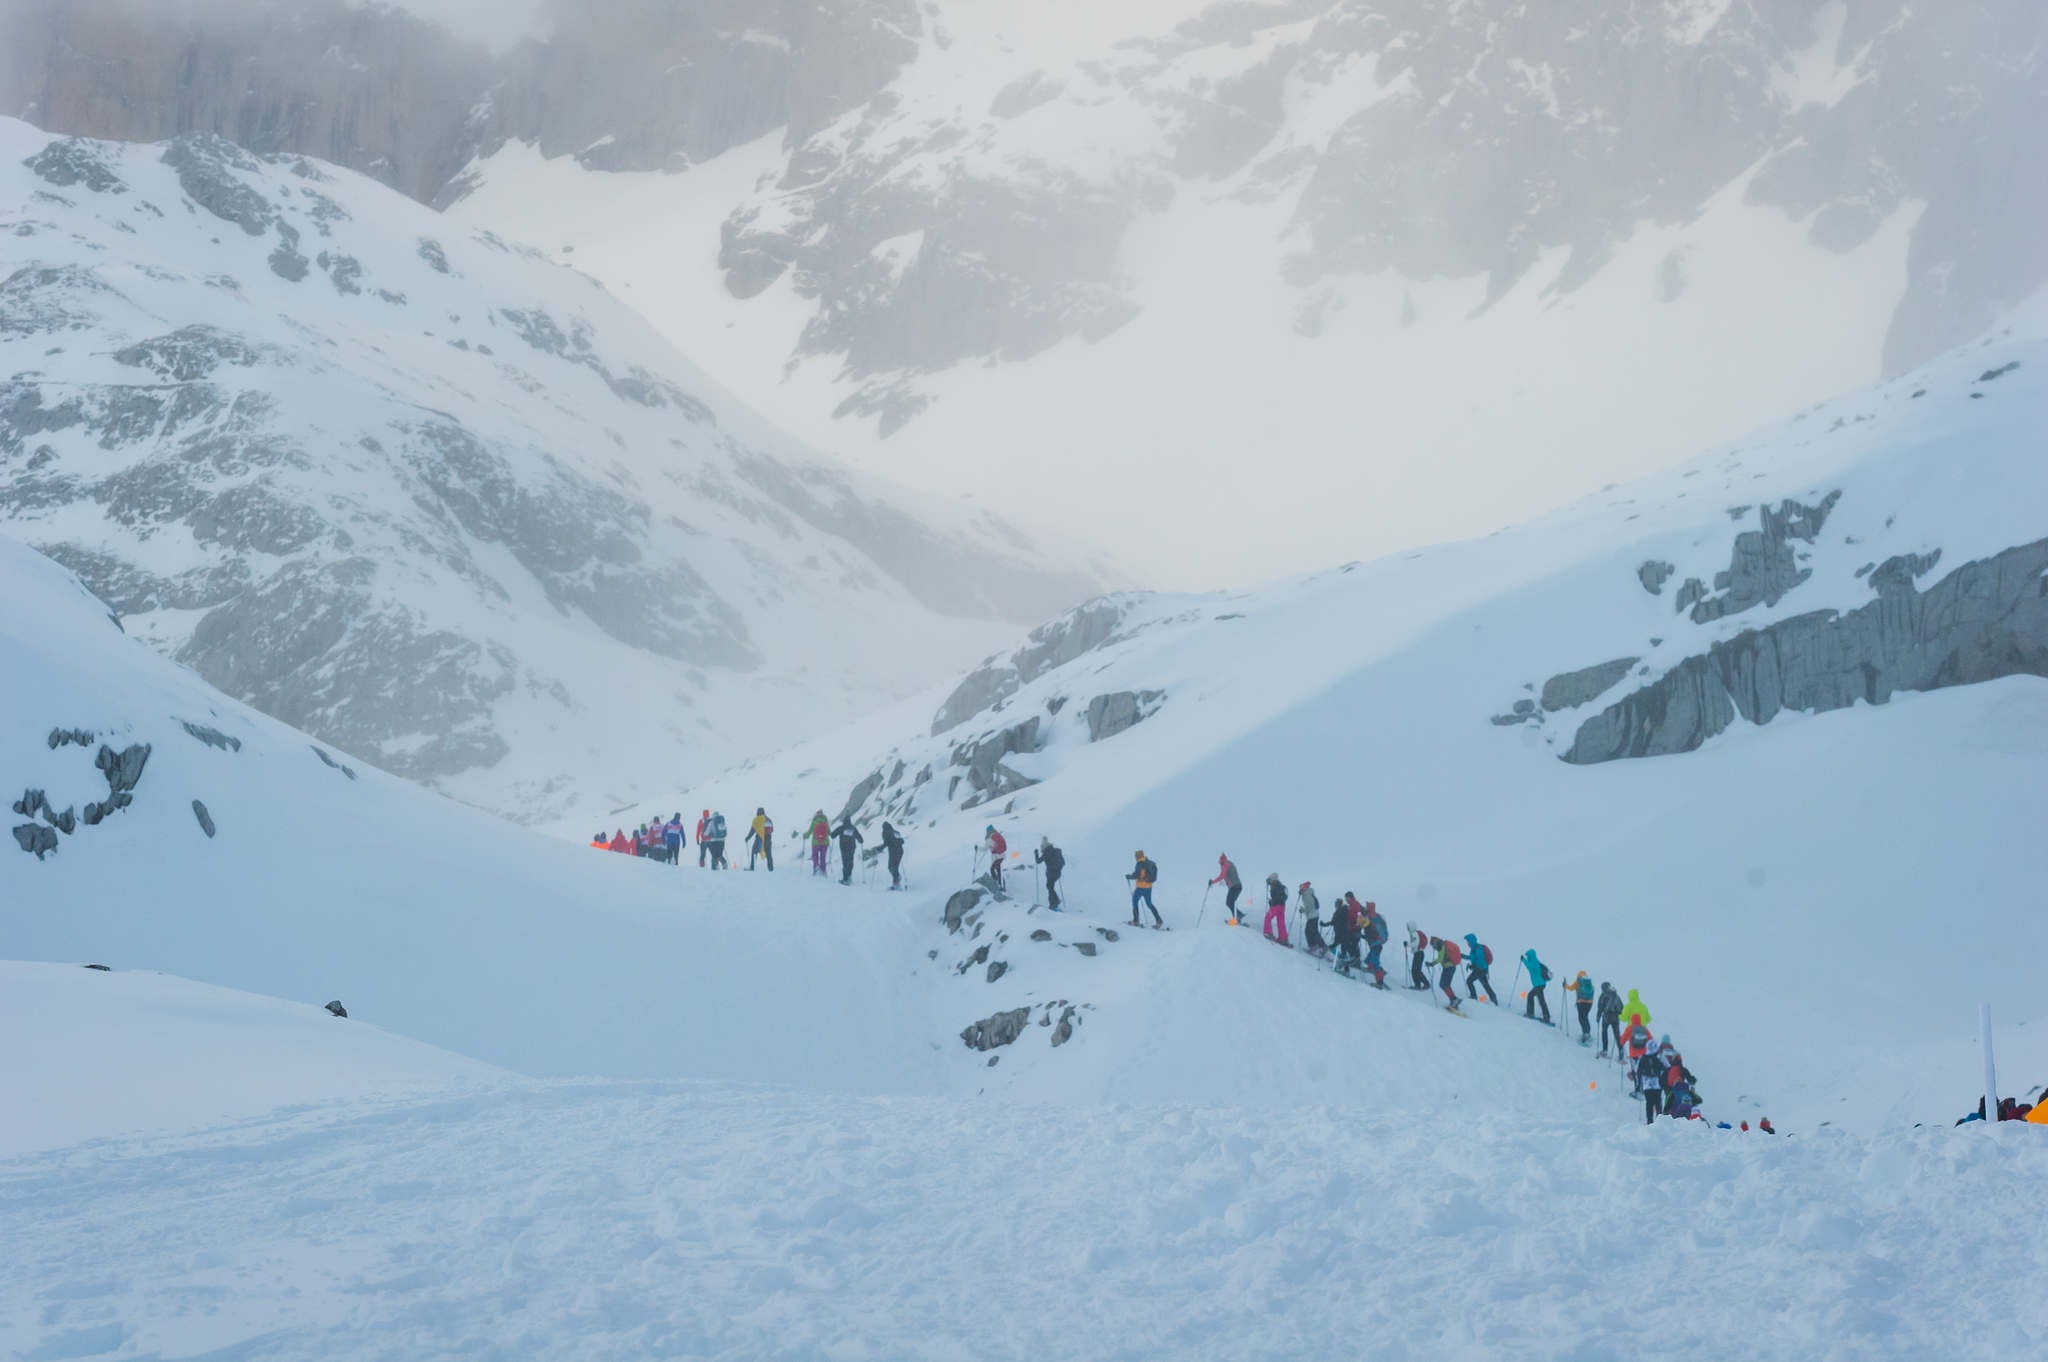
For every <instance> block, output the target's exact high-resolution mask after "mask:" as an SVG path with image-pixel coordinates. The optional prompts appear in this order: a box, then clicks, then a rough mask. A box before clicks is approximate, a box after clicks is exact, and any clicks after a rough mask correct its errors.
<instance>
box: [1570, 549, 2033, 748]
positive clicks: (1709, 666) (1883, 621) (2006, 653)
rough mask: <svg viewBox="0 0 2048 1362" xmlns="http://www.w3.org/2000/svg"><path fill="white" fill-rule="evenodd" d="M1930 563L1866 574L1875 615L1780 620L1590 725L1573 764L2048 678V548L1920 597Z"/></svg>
mask: <svg viewBox="0 0 2048 1362" xmlns="http://www.w3.org/2000/svg"><path fill="white" fill-rule="evenodd" d="M1933 562H1934V555H1919V556H1914V557H1901V558H1893V559H1889V560H1887V561H1886V562H1885V563H1884V564H1882V565H1881V566H1879V567H1877V568H1876V569H1874V570H1873V571H1871V572H1870V573H1869V574H1868V577H1867V580H1868V582H1869V583H1870V585H1871V587H1872V589H1873V590H1874V591H1875V592H1876V593H1877V599H1875V600H1873V601H1871V602H1869V603H1868V604H1866V605H1863V606H1859V607H1857V608H1856V609H1854V610H1850V611H1847V612H1845V613H1837V612H1836V611H1833V610H1818V611H1813V612H1811V613H1808V614H1804V615H1797V616H1794V617H1792V618H1790V619H1785V620H1780V621H1778V622H1776V623H1774V624H1772V625H1770V626H1768V627H1766V628H1762V629H1752V630H1747V631H1744V632H1743V633H1740V634H1737V635H1736V636H1735V637H1734V638H1731V639H1728V640H1726V641H1724V642H1721V643H1716V644H1715V645H1714V646H1713V647H1711V648H1710V649H1709V650H1708V651H1707V652H1705V653H1703V654H1699V655H1696V656H1694V657H1690V658H1687V659H1686V660H1685V661H1684V662H1681V663H1679V664H1678V665H1677V666H1675V667H1673V668H1671V669H1670V670H1669V671H1667V672H1666V673H1665V674H1664V675H1663V676H1661V677H1659V678H1658V679H1657V680H1655V681H1653V682H1651V683H1650V684H1649V685H1646V686H1644V687H1642V688H1641V689H1640V690H1637V691H1636V692H1634V693H1633V694H1631V695H1628V696H1626V697H1624V698H1623V699H1621V700H1619V701H1617V702H1616V703H1614V704H1613V705H1610V706H1609V707H1608V708H1607V709H1605V710H1603V711H1602V712H1601V713H1599V714H1597V715H1595V716H1594V717H1593V718H1591V719H1588V720H1587V721H1586V722H1585V723H1584V724H1582V725H1581V726H1580V728H1579V731H1578V733H1577V735H1576V737H1575V738H1574V739H1573V742H1572V746H1571V749H1570V750H1569V751H1568V752H1567V753H1566V754H1565V757H1564V760H1566V761H1569V762H1572V763H1575V764H1578V765H1586V764H1591V763H1595V762H1603V761H1613V760H1616V759H1619V758H1623V757H1652V756H1662V755H1666V754H1669V753H1675V752H1690V751H1693V750H1694V749H1696V748H1698V747H1699V746H1700V745H1701V744H1703V743H1705V742H1706V741H1707V740H1708V739H1710V738H1712V737H1713V736H1714V735H1715V734H1717V733H1720V732H1721V731H1723V730H1724V729H1726V728H1727V727H1728V726H1729V725H1731V724H1732V723H1734V722H1735V720H1736V719H1737V718H1738V717H1740V718H1742V719H1746V720H1748V721H1749V722H1751V723H1757V724H1762V723H1768V722H1770V720H1771V719H1772V718H1773V717H1774V716H1776V715H1777V714H1778V713H1779V712H1780V711H1782V710H1786V709H1796V710H1802V711H1806V712H1810V713H1811V712H1821V711H1826V710H1834V709H1843V708H1846V707H1848V706H1850V705H1853V704H1855V703H1857V702H1858V701H1861V702H1863V703H1865V704H1872V705H1880V704H1883V703H1885V701H1887V700H1888V699H1890V698H1891V696H1892V694H1893V693H1894V692H1896V691H1902V690H1906V691H1924V690H1939V689H1942V688H1944V687H1948V686H1962V685H1970V684H1973V683H1976V682H1980V681H1990V680H1995V679H1997V678H1999V677H2003V676H2015V675H2031V676H2048V580H2044V574H2048V539H2042V540H2037V541H2035V542H2034V543H2031V544H2025V545H2021V546H2019V547H2017V548H2012V549H2008V550H2006V551H2005V552H2004V553H2001V554H1998V555H1997V556H1996V557H1992V558H1986V559H1980V560H1978V561H1976V562H1971V563H1966V564H1964V565H1963V566H1961V567H1959V568H1957V569H1956V570H1955V571H1953V572H1951V573H1949V574H1948V575H1947V576H1946V577H1943V578H1942V579H1941V580H1940V581H1938V582H1936V583H1935V584H1934V585H1933V586H1931V587H1929V588H1928V589H1927V590H1925V591H1921V590H1920V589H1919V587H1918V586H1917V585H1916V583H1915V581H1914V578H1915V576H1916V575H1917V574H1916V571H1915V569H1916V568H1918V569H1919V572H1920V573H1924V572H1926V571H1928V570H1931V568H1932V565H1933ZM1922 565H1924V566H1922Z"/></svg>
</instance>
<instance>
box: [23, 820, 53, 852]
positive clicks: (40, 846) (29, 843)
mask: <svg viewBox="0 0 2048 1362" xmlns="http://www.w3.org/2000/svg"><path fill="white" fill-rule="evenodd" d="M14 840H15V842H16V843H18V844H19V845H20V847H21V849H22V850H23V851H26V852H28V853H30V854H31V855H33V856H34V857H35V858H36V859H37V860H39V861H40V860H42V859H43V857H44V856H46V855H47V854H49V853H50V852H52V851H55V850H56V849H57V834H56V833H54V832H52V831H51V830H50V829H48V828H46V827H44V826H43V825H42V824H40V823H22V824H20V825H19V826H17V827H16V828H15V829H14Z"/></svg>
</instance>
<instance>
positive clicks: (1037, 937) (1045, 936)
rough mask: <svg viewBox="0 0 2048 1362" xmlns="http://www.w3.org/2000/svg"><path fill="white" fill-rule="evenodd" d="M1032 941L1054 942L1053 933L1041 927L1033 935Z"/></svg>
mask: <svg viewBox="0 0 2048 1362" xmlns="http://www.w3.org/2000/svg"><path fill="white" fill-rule="evenodd" d="M1031 939H1032V940H1033V941H1050V940H1052V933H1051V932H1048V931H1047V930H1046V929H1045V928H1043V927H1040V928H1039V929H1038V930H1037V931H1035V932H1033V933H1032V934H1031Z"/></svg>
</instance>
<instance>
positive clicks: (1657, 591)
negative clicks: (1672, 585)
mask: <svg viewBox="0 0 2048 1362" xmlns="http://www.w3.org/2000/svg"><path fill="white" fill-rule="evenodd" d="M1676 571H1678V569H1677V568H1675V567H1673V566H1672V565H1671V564H1669V563H1665V562H1660V561H1658V560H1657V559H1654V558H1646V559H1644V560H1643V561H1642V562H1640V563H1638V564H1637V565H1636V580H1637V581H1639V582H1641V583H1642V584H1643V590H1645V591H1647V592H1649V593H1650V594H1651V595H1652V596H1661V595H1663V594H1664V583H1666V582H1668V581H1670V580H1671V574H1672V573H1674V572H1676Z"/></svg>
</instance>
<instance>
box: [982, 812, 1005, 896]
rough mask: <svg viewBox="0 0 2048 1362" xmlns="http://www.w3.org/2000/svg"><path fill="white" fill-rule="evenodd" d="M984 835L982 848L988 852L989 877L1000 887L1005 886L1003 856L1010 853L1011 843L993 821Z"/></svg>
mask: <svg viewBox="0 0 2048 1362" xmlns="http://www.w3.org/2000/svg"><path fill="white" fill-rule="evenodd" d="M982 836H983V839H984V840H983V842H982V848H983V850H985V851H987V852H988V877H989V878H990V879H991V880H994V881H995V885H996V888H998V889H1000V888H1002V887H1003V857H1004V856H1005V855H1007V854H1008V853H1009V850H1010V844H1009V843H1008V842H1006V841H1004V840H1003V834H1001V833H1000V832H997V831H996V825H995V824H993V823H991V824H989V825H988V827H987V829H986V830H985V831H984V832H983V834H982Z"/></svg>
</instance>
